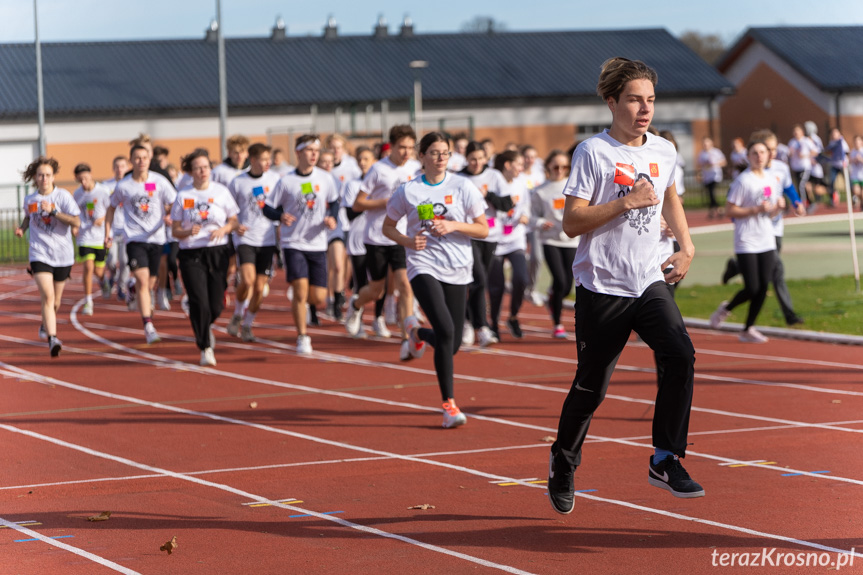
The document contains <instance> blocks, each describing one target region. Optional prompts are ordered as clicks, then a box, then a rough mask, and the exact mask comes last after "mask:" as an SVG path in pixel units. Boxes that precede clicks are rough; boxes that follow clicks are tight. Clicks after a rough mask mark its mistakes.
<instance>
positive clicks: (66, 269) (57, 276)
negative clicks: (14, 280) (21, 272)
mask: <svg viewBox="0 0 863 575" xmlns="http://www.w3.org/2000/svg"><path fill="white" fill-rule="evenodd" d="M30 271H31V272H32V273H33V274H34V275H35V274H40V273H49V274H51V275H52V276H54V281H55V282H56V283H60V282H64V281H66V280H67V279H69V276H71V275H72V266H62V267H54V266H49V265H48V264H43V263H42V262H30Z"/></svg>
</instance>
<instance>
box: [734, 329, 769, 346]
mask: <svg viewBox="0 0 863 575" xmlns="http://www.w3.org/2000/svg"><path fill="white" fill-rule="evenodd" d="M738 339H740V341H742V342H743V343H767V342H768V341H770V340H769V339H767V336H766V335H764V334H763V333H761V332H760V331H758V330H757V329H755V328H754V327H752V326H750V327H749V328H747V329H745V330H743V331H741V332H740V335H739V336H738Z"/></svg>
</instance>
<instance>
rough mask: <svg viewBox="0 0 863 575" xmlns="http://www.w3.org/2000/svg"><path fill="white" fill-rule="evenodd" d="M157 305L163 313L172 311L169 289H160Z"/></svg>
mask: <svg viewBox="0 0 863 575" xmlns="http://www.w3.org/2000/svg"><path fill="white" fill-rule="evenodd" d="M156 304H157V305H158V306H159V309H160V310H162V311H171V300H170V299H168V290H167V289H159V292H158V295H157V297H156Z"/></svg>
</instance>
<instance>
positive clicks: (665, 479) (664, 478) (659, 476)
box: [650, 467, 668, 483]
mask: <svg viewBox="0 0 863 575" xmlns="http://www.w3.org/2000/svg"><path fill="white" fill-rule="evenodd" d="M650 472H651V473H652V474H653V475H655V476H656V477H658V478H659V479H661V480H663V481H664V482H665V483H668V472H667V471H663V472H662V475H660V474H658V473H657V472H655V471H654V470H653V468H652V467H651V468H650Z"/></svg>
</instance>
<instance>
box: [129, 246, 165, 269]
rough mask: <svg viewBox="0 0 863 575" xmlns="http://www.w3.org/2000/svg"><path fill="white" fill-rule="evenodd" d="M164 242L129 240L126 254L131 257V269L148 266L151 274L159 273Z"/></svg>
mask: <svg viewBox="0 0 863 575" xmlns="http://www.w3.org/2000/svg"><path fill="white" fill-rule="evenodd" d="M163 247H164V246H163V245H162V244H149V243H147V242H128V243H127V244H126V256H127V257H128V258H129V269H130V270H132V271H135V270H138V269H141V268H147V269H149V270H150V275H151V276H152V277H156V276H158V275H159V260H161V259H162V249H163Z"/></svg>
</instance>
